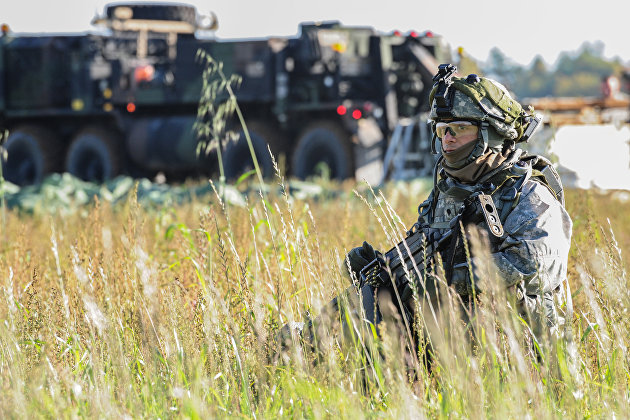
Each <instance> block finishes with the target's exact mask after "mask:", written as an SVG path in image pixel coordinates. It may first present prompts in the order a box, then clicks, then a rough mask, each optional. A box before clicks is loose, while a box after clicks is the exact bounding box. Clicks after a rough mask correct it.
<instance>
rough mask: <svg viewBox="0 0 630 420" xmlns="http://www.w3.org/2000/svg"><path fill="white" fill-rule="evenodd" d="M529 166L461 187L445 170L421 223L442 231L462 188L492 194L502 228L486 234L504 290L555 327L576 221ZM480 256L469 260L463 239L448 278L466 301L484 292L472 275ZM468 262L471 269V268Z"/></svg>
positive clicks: (423, 210)
mask: <svg viewBox="0 0 630 420" xmlns="http://www.w3.org/2000/svg"><path fill="white" fill-rule="evenodd" d="M516 153H520V151H517V152H516ZM530 168H531V165H530V164H529V163H528V162H522V161H520V162H517V163H516V164H515V165H513V166H511V167H509V168H507V169H504V170H503V171H506V172H509V175H508V174H505V173H501V172H503V171H500V172H499V173H497V174H495V175H494V176H492V177H490V178H489V179H488V180H487V182H481V183H479V184H477V185H474V186H464V185H461V184H459V186H460V187H463V188H454V187H457V186H458V183H457V181H455V180H453V179H451V178H449V177H448V175H447V174H446V173H444V172H442V173H441V175H440V180H439V181H438V183H437V185H436V188H435V189H434V191H433V193H432V194H431V196H430V198H429V199H428V200H427V201H425V202H424V203H422V204H421V205H420V209H419V210H420V216H419V219H418V224H419V225H420V226H424V227H425V228H429V229H435V230H437V231H438V232H439V233H440V234H443V233H444V232H445V231H446V230H447V229H448V228H449V226H450V222H451V220H452V219H453V218H454V217H456V215H457V214H458V211H459V209H460V208H461V207H462V205H463V203H464V201H465V199H466V198H467V197H466V194H465V193H463V191H465V190H464V188H468V189H469V190H477V191H479V190H481V191H482V192H484V193H486V194H491V197H492V199H493V202H494V204H495V206H496V209H497V212H498V214H499V215H501V216H502V217H501V219H502V223H503V228H504V234H503V235H502V236H501V237H499V238H498V237H496V236H494V235H492V234H488V235H487V237H488V238H489V242H490V250H489V251H490V254H491V256H492V258H493V263H494V265H495V266H496V268H497V271H498V273H499V275H500V278H501V279H502V280H503V281H504V282H505V284H504V286H505V287H506V288H509V290H511V291H513V292H514V293H516V298H517V302H518V303H519V304H520V307H521V310H522V312H523V313H525V312H527V314H528V315H530V316H533V317H534V318H536V319H541V318H542V317H539V315H540V313H541V310H542V311H544V315H545V316H544V319H545V320H546V323H547V325H548V326H549V327H554V326H555V325H557V321H558V318H557V311H556V308H555V305H554V293H555V292H557V291H558V290H559V288H560V285H561V283H562V281H563V280H564V279H566V275H567V259H568V253H569V247H570V244H571V229H572V222H571V218H570V217H569V215H568V213H567V212H566V210H565V209H564V207H563V206H562V203H561V202H560V201H559V200H558V199H557V198H556V197H555V196H554V192H553V190H551V189H550V188H548V187H547V186H546V185H545V184H544V183H543V182H542V181H541V180H540V178H538V177H531V175H530V176H528V173H530V172H531V169H530ZM506 176H509V177H510V178H508V180H507V181H506V182H505V183H504V184H503V185H502V186H501V187H499V188H496V187H495V188H492V187H494V185H492V184H493V182H492V179H493V178H495V179H496V178H499V179H504V178H506ZM523 178H527V179H523ZM519 183H522V185H521V186H519V185H518V184H519ZM495 185H496V184H495ZM515 186H516V187H517V188H518V189H519V191H516V188H515ZM449 187H450V188H449ZM493 190H494V191H493ZM515 192H516V194H515ZM519 192H520V194H518V193H519ZM476 220H478V221H477V223H475V224H476V226H477V227H478V228H479V230H480V231H486V232H488V225H487V223H486V221H485V219H484V218H483V217H476ZM445 258H448V257H445ZM476 258H477V257H474V256H473V257H472V258H470V261H469V260H468V259H467V258H466V254H465V252H464V249H463V243H462V244H461V245H460V246H459V247H458V249H456V250H455V255H454V257H453V267H452V275H451V278H450V282H451V284H452V285H453V287H454V288H455V290H456V291H457V292H458V293H459V294H460V295H461V296H462V297H463V298H464V300H466V299H467V298H468V297H469V296H470V295H471V293H472V291H473V289H472V288H473V287H476V288H477V291H480V290H479V287H480V286H479V282H478V281H475V279H471V278H470V272H471V268H473V270H472V272H473V273H474V272H475V265H478V264H475V260H476ZM470 262H472V265H473V267H469V263H470ZM445 263H449V261H445ZM481 291H482V290H481Z"/></svg>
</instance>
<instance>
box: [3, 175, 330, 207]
mask: <svg viewBox="0 0 630 420" xmlns="http://www.w3.org/2000/svg"><path fill="white" fill-rule="evenodd" d="M290 186H291V195H292V196H293V197H295V198H299V199H305V198H310V197H315V198H317V197H323V196H326V197H328V196H330V195H331V194H332V195H334V194H336V193H339V191H337V192H335V191H329V190H328V191H327V190H326V189H324V188H323V187H322V186H320V185H317V184H314V183H309V182H299V181H291V183H290ZM215 187H216V188H219V186H218V185H216V183H215ZM266 188H267V190H268V191H270V190H271V189H272V188H275V189H278V193H280V191H279V189H280V187H279V186H278V185H277V184H276V183H270V184H267V185H266ZM136 189H137V200H138V202H139V203H141V204H142V205H143V206H145V207H146V206H155V207H158V206H169V205H181V204H185V203H188V202H191V201H193V200H196V201H207V202H210V201H216V200H217V196H216V193H215V191H214V190H213V188H212V186H211V185H210V183H209V182H197V183H195V184H191V185H182V186H173V185H167V184H157V183H153V182H151V181H150V180H148V179H133V178H129V177H117V178H115V179H113V180H111V181H108V182H106V183H103V184H94V183H90V182H84V181H81V180H79V179H77V178H75V177H73V176H72V175H70V174H62V175H60V174H54V175H50V176H49V177H48V178H46V179H45V180H44V182H43V183H42V184H40V185H34V186H28V187H22V188H20V187H18V186H16V185H14V184H11V183H9V182H6V181H5V183H4V187H3V188H2V189H0V194H1V193H2V192H4V200H5V203H6V206H7V207H8V208H12V209H19V210H22V211H26V212H49V213H72V212H74V211H76V210H77V209H79V208H82V207H84V206H85V205H87V204H91V203H93V202H94V200H95V197H96V198H98V200H99V201H100V202H109V203H112V204H117V203H121V202H123V203H124V202H125V201H126V200H128V199H129V197H130V194H133V193H134V192H135V191H136ZM259 189H260V188H259V186H258V185H257V184H252V185H251V186H250V187H246V188H243V187H242V186H241V187H240V188H236V187H235V186H231V185H228V186H226V188H225V194H224V197H225V200H226V201H227V202H229V203H231V204H232V205H236V206H245V205H246V200H245V197H246V196H247V195H248V194H250V193H255V192H257V191H258V190H259Z"/></svg>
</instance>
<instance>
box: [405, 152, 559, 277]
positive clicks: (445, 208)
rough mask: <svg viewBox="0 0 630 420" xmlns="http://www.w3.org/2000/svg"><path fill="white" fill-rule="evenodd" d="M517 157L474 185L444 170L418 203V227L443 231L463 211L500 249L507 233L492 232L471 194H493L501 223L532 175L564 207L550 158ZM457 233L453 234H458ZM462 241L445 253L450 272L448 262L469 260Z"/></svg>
mask: <svg viewBox="0 0 630 420" xmlns="http://www.w3.org/2000/svg"><path fill="white" fill-rule="evenodd" d="M515 159H517V160H516V161H515V162H511V163H509V165H510V166H509V167H508V168H504V169H501V168H499V170H498V171H496V172H494V173H489V174H487V175H486V176H484V177H482V178H481V179H480V181H479V182H478V183H476V184H473V185H468V184H462V183H459V182H457V181H455V180H453V179H452V178H450V177H448V176H446V174H445V173H444V172H443V170H442V171H441V173H439V174H436V176H435V181H436V182H435V186H434V188H433V190H432V191H431V193H430V195H429V197H428V198H427V200H425V201H424V202H423V203H421V204H420V206H419V207H418V213H419V216H418V222H417V225H418V227H424V228H429V229H432V230H439V231H440V232H441V233H443V232H444V231H445V230H446V229H450V228H453V227H454V226H453V224H454V223H453V221H454V219H455V218H456V217H458V216H459V215H460V214H463V217H462V222H463V223H464V225H468V224H471V223H472V224H476V225H477V226H478V227H479V228H481V229H486V230H488V232H489V235H488V238H489V241H490V247H491V249H490V252H497V251H498V247H499V245H500V244H501V242H502V240H503V239H504V236H505V233H503V234H502V236H499V235H497V234H496V232H495V233H494V234H492V227H491V226H490V225H489V223H488V222H487V218H485V217H484V215H483V212H482V209H481V208H480V205H479V204H475V203H474V202H471V201H470V199H471V197H474V196H475V195H478V194H485V195H487V196H490V197H491V199H492V202H493V203H494V207H495V209H496V213H495V214H497V215H498V216H499V219H500V222H501V226H502V225H503V224H504V223H505V221H506V219H507V217H508V216H509V214H510V213H511V211H512V210H513V209H514V208H515V207H516V205H517V204H518V203H519V200H520V196H521V190H522V188H523V185H525V183H526V182H527V181H528V180H530V179H531V180H533V181H536V182H538V183H540V184H542V185H544V186H545V187H546V188H547V189H548V190H549V191H550V192H551V194H552V195H553V196H554V197H555V198H556V200H558V202H559V203H560V204H561V205H562V206H563V207H564V190H563V187H562V182H561V181H560V177H559V175H558V173H557V172H556V170H555V169H554V168H553V166H552V164H551V162H550V161H549V160H548V159H546V158H544V157H542V156H538V155H532V156H521V157H519V156H518V155H517V156H516V157H515ZM438 166H439V163H438ZM436 168H437V166H436ZM471 206H472V208H471ZM456 236H457V235H454V236H453V237H454V238H456ZM454 240H455V239H454ZM460 242H461V241H460ZM461 245H462V244H461V243H455V244H453V246H452V247H449V250H448V251H446V252H445V253H444V254H443V255H442V259H443V261H444V262H445V269H446V271H447V272H448V267H447V266H446V265H449V264H453V263H460V262H465V258H466V257H465V254H464V252H463V248H462V247H461Z"/></svg>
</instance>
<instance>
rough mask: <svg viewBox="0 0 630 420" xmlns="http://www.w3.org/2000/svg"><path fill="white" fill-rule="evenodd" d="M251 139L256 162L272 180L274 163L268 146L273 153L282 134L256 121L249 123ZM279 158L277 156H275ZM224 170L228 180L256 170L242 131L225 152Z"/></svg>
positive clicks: (263, 173)
mask: <svg viewBox="0 0 630 420" xmlns="http://www.w3.org/2000/svg"><path fill="white" fill-rule="evenodd" d="M247 130H248V131H249V137H250V138H251V140H252V146H253V147H254V152H255V153H256V160H257V161H258V166H259V167H260V170H261V172H262V175H263V177H264V178H271V177H272V176H273V173H274V168H273V161H272V159H271V155H270V154H269V150H268V148H267V145H269V147H271V150H272V152H273V151H275V150H276V149H277V147H276V146H275V145H277V144H279V136H280V133H279V132H278V131H276V130H273V129H272V128H271V127H269V126H268V125H266V124H265V123H262V122H259V121H254V122H249V123H247ZM275 157H276V158H277V156H275ZM223 168H224V171H225V177H226V178H227V179H231V180H233V179H236V178H238V177H239V176H241V175H243V174H244V173H245V172H247V171H251V170H252V169H254V168H255V167H254V161H253V159H252V155H251V152H250V150H249V145H248V144H247V139H246V138H245V134H244V132H243V131H242V130H241V131H240V132H239V133H238V134H237V138H236V139H235V140H234V141H230V142H229V143H228V145H227V146H226V148H225V151H224V152H223Z"/></svg>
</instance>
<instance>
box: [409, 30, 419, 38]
mask: <svg viewBox="0 0 630 420" xmlns="http://www.w3.org/2000/svg"><path fill="white" fill-rule="evenodd" d="M409 36H410V37H412V38H418V32H416V31H411V32H409Z"/></svg>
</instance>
